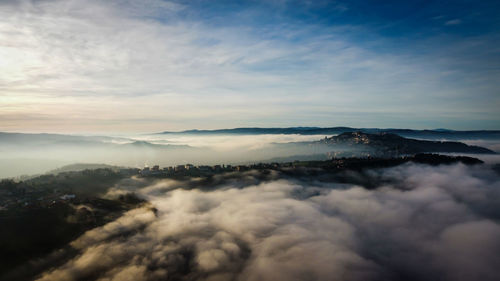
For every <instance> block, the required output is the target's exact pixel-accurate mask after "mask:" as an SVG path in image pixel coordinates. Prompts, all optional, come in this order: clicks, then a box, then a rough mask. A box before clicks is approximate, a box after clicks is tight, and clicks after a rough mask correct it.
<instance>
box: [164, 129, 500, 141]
mask: <svg viewBox="0 0 500 281" xmlns="http://www.w3.org/2000/svg"><path fill="white" fill-rule="evenodd" d="M346 132H363V133H369V134H376V133H391V134H396V135H399V136H402V137H410V138H425V139H500V130H468V131H455V130H448V129H441V128H440V129H434V130H413V129H393V128H388V129H380V128H351V127H327V128H321V127H288V128H259V127H248V128H234V129H218V130H186V131H179V132H170V131H165V132H161V133H159V134H192V135H225V134H227V135H233V134H240V135H264V134H285V135H291V134H297V135H338V134H342V133H346Z"/></svg>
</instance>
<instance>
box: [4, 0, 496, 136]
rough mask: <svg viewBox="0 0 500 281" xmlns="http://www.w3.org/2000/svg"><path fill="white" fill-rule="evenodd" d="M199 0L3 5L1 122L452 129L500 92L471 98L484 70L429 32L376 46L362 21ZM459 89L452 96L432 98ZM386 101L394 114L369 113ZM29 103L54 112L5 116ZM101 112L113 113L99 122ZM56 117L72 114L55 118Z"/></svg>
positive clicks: (50, 126) (51, 126)
mask: <svg viewBox="0 0 500 281" xmlns="http://www.w3.org/2000/svg"><path fill="white" fill-rule="evenodd" d="M281 5H285V6H284V7H283V8H282V9H285V8H286V7H287V6H286V5H289V4H288V3H282V4H281ZM196 9H197V8H196V6H194V4H193V6H190V4H189V3H178V2H168V1H159V0H158V1H156V0H148V1H133V0H128V1H125V0H119V1H104V2H103V1H93V0H91V1H81V0H75V1H69V2H68V1H27V0H26V1H13V2H10V3H8V4H6V3H4V4H3V5H1V6H0V17H1V20H0V42H1V43H0V59H1V60H2V64H0V71H1V73H2V75H1V76H0V98H1V99H2V100H1V104H0V106H1V107H2V111H1V114H2V116H3V117H4V118H2V119H1V120H0V129H2V128H9V129H12V128H17V130H34V129H37V130H42V131H43V130H45V131H47V130H48V131H54V130H56V131H72V130H77V131H81V130H84V131H109V130H113V127H114V126H117V125H118V124H119V123H120V122H121V121H120V120H122V121H123V120H131V119H137V120H140V119H148V120H153V121H152V123H151V124H150V126H149V127H148V128H144V127H142V126H139V125H132V124H130V126H129V128H128V130H129V131H146V130H153V131H159V130H166V129H183V128H192V127H198V128H214V127H225V126H229V127H235V126H257V125H261V126H262V125H266V126H282V125H285V126H286V125H323V126H328V125H339V124H342V125H351V126H361V127H362V126H385V127H387V126H398V124H399V126H402V125H401V124H404V123H407V124H409V125H410V126H413V127H422V126H424V127H425V126H426V123H425V120H424V119H425V118H427V117H428V116H429V111H430V112H434V113H433V115H432V117H433V119H434V120H436V119H437V120H444V121H443V122H445V123H444V124H443V123H441V124H436V125H434V126H436V127H446V126H447V124H448V123H450V124H454V122H456V120H455V119H453V118H451V119H450V118H447V117H446V116H449V115H452V114H454V113H462V114H467V112H469V111H473V110H477V109H478V108H481V109H482V110H484V112H485V113H484V116H483V117H481V118H488V116H491V114H489V113H491V110H492V109H490V107H492V108H493V105H494V103H493V104H492V103H491V102H485V99H484V98H474V100H472V101H470V100H464V98H463V97H464V96H465V97H468V96H470V94H469V93H470V91H471V90H472V89H476V88H475V85H472V84H471V83H470V82H468V81H467V80H466V79H465V78H464V77H467V79H469V80H470V79H475V78H478V77H479V76H478V75H476V74H474V73H467V72H466V71H465V72H464V70H463V69H450V60H451V61H452V62H453V63H455V62H458V61H462V62H463V60H461V58H455V57H451V58H450V57H449V56H448V57H447V56H446V54H444V55H443V56H442V57H441V56H440V57H438V58H437V59H436V57H435V56H436V54H435V52H433V51H432V50H430V49H425V48H427V47H426V45H425V44H421V45H422V46H423V47H422V48H423V49H422V50H421V51H420V53H419V52H417V53H415V52H411V53H407V52H402V51H398V50H395V51H394V52H391V51H380V50H381V49H383V47H384V46H385V41H384V39H383V38H381V37H378V36H377V35H376V34H372V38H373V39H372V40H368V41H359V40H358V39H355V38H356V37H360V36H363V34H368V33H369V32H370V30H369V29H367V28H366V27H365V26H362V25H359V24H357V25H356V24H347V23H343V24H324V23H321V22H314V21H312V22H309V21H308V22H300V21H299V22H294V21H279V19H276V21H277V22H276V23H274V24H272V25H270V24H265V25H259V24H258V23H255V20H253V21H252V24H238V22H236V21H235V19H234V15H233V17H231V18H229V17H228V19H227V22H224V21H222V20H220V17H218V18H217V17H215V16H213V17H210V18H204V17H201V16H196V15H195V16H192V15H193V14H196V13H194V11H196ZM336 11H338V12H339V13H342V11H344V12H345V9H342V11H340V10H336ZM221 13H222V11H221ZM235 13H236V12H235ZM226 14H227V11H226ZM187 15H189V16H187ZM223 15H225V14H221V16H223ZM237 15H238V16H239V17H240V18H242V19H247V18H252V19H257V17H258V16H259V11H255V10H252V9H250V8H248V9H245V8H242V9H240V10H238V12H237ZM311 17H312V16H311ZM312 18H314V17H312ZM242 22H245V21H243V20H242ZM487 44H488V43H487ZM470 48H473V47H470ZM454 49H455V47H450V49H447V50H448V51H450V50H454ZM466 52H469V51H466ZM488 61H490V63H491V62H492V61H493V60H488ZM475 64H476V65H477V62H476V61H474V60H473V61H469V62H466V63H465V65H466V66H471V65H475ZM494 67H495V65H493V69H494ZM490 69H492V68H490ZM451 70H453V71H451ZM491 76H492V75H491V74H487V75H481V76H480V77H481V79H482V80H483V83H482V85H483V87H485V88H486V89H483V90H482V91H481V92H480V93H477V94H478V95H481V96H485V95H486V96H489V95H492V93H493V91H494V88H495V87H494V84H492V82H491V81H490V80H488V81H486V82H484V79H486V78H484V77H491ZM457 78H461V79H457ZM448 80H450V81H453V82H449V81H448ZM450 100H451V101H452V102H453V103H454V105H453V106H449V107H436V106H435V104H437V103H440V102H445V101H446V102H449V101H450ZM357 112H359V113H361V114H357ZM381 112H385V113H386V116H384V117H382V118H380V117H376V118H368V119H367V118H366V116H370V115H372V116H378V115H380V114H381ZM438 112H442V114H441V113H438ZM403 113H411V114H412V116H411V117H409V116H408V115H407V114H403ZM23 114H24V115H25V116H34V115H43V116H47V117H49V116H52V119H50V118H49V119H46V120H45V121H43V122H42V121H40V120H33V121H36V123H37V124H38V125H37V126H36V127H34V126H33V125H32V124H33V122H22V121H18V122H12V121H8V120H12V116H19V115H23ZM346 114H349V115H350V117H352V118H347V117H346V116H347V115H346ZM393 116H398V118H397V119H398V121H396V119H394V118H393ZM99 118H101V119H102V120H116V122H115V123H114V124H113V123H112V122H111V123H106V124H107V125H105V124H104V123H99V122H96V123H95V124H91V123H92V122H90V120H95V119H99ZM61 120H67V122H66V123H68V124H72V125H71V126H60V125H58V124H60V121H61ZM332 120H342V121H332ZM355 120H360V121H355ZM447 122H448V123H447ZM482 124H485V123H484V122H483V123H482ZM122 127H123V126H122ZM120 130H121V129H120Z"/></svg>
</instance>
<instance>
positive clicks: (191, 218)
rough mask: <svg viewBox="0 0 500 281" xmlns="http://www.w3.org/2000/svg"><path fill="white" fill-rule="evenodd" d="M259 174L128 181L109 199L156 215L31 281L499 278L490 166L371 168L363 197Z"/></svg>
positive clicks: (497, 192)
mask: <svg viewBox="0 0 500 281" xmlns="http://www.w3.org/2000/svg"><path fill="white" fill-rule="evenodd" d="M260 173H262V172H258V171H249V172H245V173H240V174H236V175H232V176H228V175H218V176H215V177H216V178H215V179H214V181H213V184H211V185H206V184H202V183H201V182H199V181H198V180H197V179H188V180H186V181H175V180H166V179H163V180H148V179H144V178H142V179H141V178H132V179H127V180H124V181H122V182H121V183H119V184H117V185H116V186H115V187H114V188H113V189H111V190H110V192H109V195H108V196H114V194H120V192H123V191H124V190H126V191H135V192H136V193H138V194H140V196H142V197H144V198H146V199H147V200H149V201H150V202H151V203H152V205H153V206H154V208H155V210H152V209H150V208H139V209H135V210H132V211H129V212H127V213H125V214H124V215H123V216H122V217H120V218H119V219H117V220H116V221H114V222H111V223H109V224H107V225H105V226H103V227H99V228H96V229H93V230H90V231H88V232H87V233H85V234H84V235H82V236H81V237H79V238H77V239H76V240H74V241H73V242H72V243H71V246H72V247H73V248H74V249H76V250H77V252H78V253H77V254H76V255H73V256H70V257H69V258H68V259H67V260H66V261H65V262H63V263H62V264H60V265H57V266H55V267H53V268H51V269H48V270H46V271H45V272H44V273H43V274H42V275H41V276H40V277H39V278H38V280H138V281H141V280H459V281H461V280H464V281H468V280H498V279H499V278H500V271H499V269H498V264H499V263H500V256H499V255H498V252H499V251H500V238H499V237H500V224H499V220H500V176H499V174H498V172H495V171H493V170H491V169H490V168H489V166H484V165H479V166H472V167H468V166H464V165H463V164H454V165H444V166H439V167H431V166H426V165H416V164H405V165H402V166H398V167H394V168H389V169H376V170H368V171H365V172H364V175H363V176H364V177H366V176H368V177H370V178H371V182H372V183H373V184H375V186H376V188H374V189H370V190H368V189H365V188H364V187H362V186H356V185H352V184H340V183H336V182H324V181H318V180H317V179H315V178H314V177H307V178H301V179H292V178H288V177H286V176H284V175H282V174H280V173H279V172H270V173H267V174H265V175H262V174H260ZM357 176H361V174H358V172H353V173H351V177H357ZM188 187H189V188H188ZM49 259H50V258H49Z"/></svg>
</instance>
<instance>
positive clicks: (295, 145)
mask: <svg viewBox="0 0 500 281" xmlns="http://www.w3.org/2000/svg"><path fill="white" fill-rule="evenodd" d="M324 137H325V136H319V135H318V136H315V135H312V136H303V135H227V136H193V135H191V136H190V135H168V136H167V135H135V136H126V137H94V136H91V137H89V136H66V135H49V136H47V135H43V134H42V135H30V134H18V135H17V136H15V137H14V136H12V137H11V138H7V137H5V136H4V135H0V143H1V146H0V153H1V154H0V155H1V156H0V178H3V177H16V176H20V175H30V174H40V173H45V172H48V171H50V170H53V169H56V168H59V167H61V166H65V165H69V164H74V163H99V164H109V165H116V166H126V167H135V168H143V167H144V166H153V165H160V166H173V165H183V164H187V163H190V164H194V165H215V164H240V163H245V164H246V163H253V162H259V161H272V160H273V158H277V157H289V156H308V155H309V156H313V157H314V158H315V159H326V156H325V153H327V152H329V151H331V149H330V148H326V147H321V146H310V145H307V144H302V143H300V142H304V141H315V140H319V139H321V138H324ZM339 149H340V148H339ZM300 159H301V158H300V157H298V159H297V160H300ZM292 160H293V159H292Z"/></svg>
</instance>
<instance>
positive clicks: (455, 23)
mask: <svg viewBox="0 0 500 281" xmlns="http://www.w3.org/2000/svg"><path fill="white" fill-rule="evenodd" d="M461 23H462V20H460V19H453V20H449V21H447V22H445V23H444V25H459V24H461Z"/></svg>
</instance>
